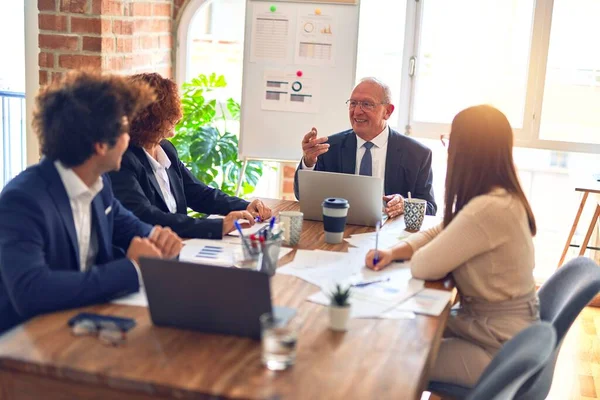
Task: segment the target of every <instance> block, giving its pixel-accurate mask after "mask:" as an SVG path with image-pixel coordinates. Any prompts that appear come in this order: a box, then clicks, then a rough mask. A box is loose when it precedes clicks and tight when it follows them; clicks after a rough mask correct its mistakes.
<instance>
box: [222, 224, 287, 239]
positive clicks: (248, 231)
mask: <svg viewBox="0 0 600 400" xmlns="http://www.w3.org/2000/svg"><path fill="white" fill-rule="evenodd" d="M265 226H269V222H257V223H255V224H254V225H252V226H250V227H248V228H243V229H242V232H244V236H250V235H253V234H255V233H256V232H258V231H259V230H261V229H262V228H264V227H265ZM275 226H277V225H275ZM227 235H229V236H240V233H239V232H238V230H237V229H236V230H234V231H231V232H229V233H228V234H227Z"/></svg>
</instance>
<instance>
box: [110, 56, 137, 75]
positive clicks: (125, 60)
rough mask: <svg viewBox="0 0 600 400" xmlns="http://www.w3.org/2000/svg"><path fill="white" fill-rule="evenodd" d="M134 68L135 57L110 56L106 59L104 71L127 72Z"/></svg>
mask: <svg viewBox="0 0 600 400" xmlns="http://www.w3.org/2000/svg"><path fill="white" fill-rule="evenodd" d="M132 67H133V56H131V55H129V56H108V57H104V62H103V63H102V69H104V70H106V71H125V70H131V68H132Z"/></svg>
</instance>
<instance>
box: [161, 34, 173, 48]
mask: <svg viewBox="0 0 600 400" xmlns="http://www.w3.org/2000/svg"><path fill="white" fill-rule="evenodd" d="M158 47H159V48H161V49H170V48H172V47H173V36H172V35H163V36H159V37H158Z"/></svg>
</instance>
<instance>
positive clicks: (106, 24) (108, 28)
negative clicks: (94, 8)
mask: <svg viewBox="0 0 600 400" xmlns="http://www.w3.org/2000/svg"><path fill="white" fill-rule="evenodd" d="M100 30H101V31H102V34H103V35H104V34H105V33H111V32H112V31H113V26H112V21H111V20H110V19H105V18H102V20H101V21H100Z"/></svg>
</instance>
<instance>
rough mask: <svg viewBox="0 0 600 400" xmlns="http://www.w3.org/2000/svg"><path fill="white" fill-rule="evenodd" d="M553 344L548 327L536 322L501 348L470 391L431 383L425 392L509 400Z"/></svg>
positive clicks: (541, 364)
mask: <svg viewBox="0 0 600 400" xmlns="http://www.w3.org/2000/svg"><path fill="white" fill-rule="evenodd" d="M555 344H556V333H555V332H554V328H553V327H552V325H551V324H549V323H547V322H536V323H534V324H532V325H531V326H529V327H527V328H525V329H523V330H522V331H521V332H519V333H518V334H517V335H515V336H514V337H513V338H512V339H511V340H509V341H508V342H506V343H505V344H504V346H502V348H501V349H500V351H498V353H497V354H496V356H495V357H494V359H493V360H492V362H491V363H490V364H489V365H488V366H487V368H486V369H485V371H483V374H482V375H481V377H480V378H479V380H478V381H477V384H476V385H475V387H474V388H472V389H471V388H467V387H463V386H459V385H452V384H447V383H442V382H432V383H431V384H430V387H429V390H431V391H432V392H436V393H437V394H443V395H444V396H450V397H452V398H457V399H467V400H506V399H512V398H513V397H514V395H515V393H517V391H518V390H519V389H520V388H521V386H522V385H523V384H524V383H525V382H526V381H527V380H528V379H529V378H530V377H531V376H532V375H533V374H535V373H536V372H538V371H539V370H540V369H541V368H543V367H544V365H546V363H547V362H548V360H549V359H550V357H551V356H552V353H553V351H554V347H555Z"/></svg>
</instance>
